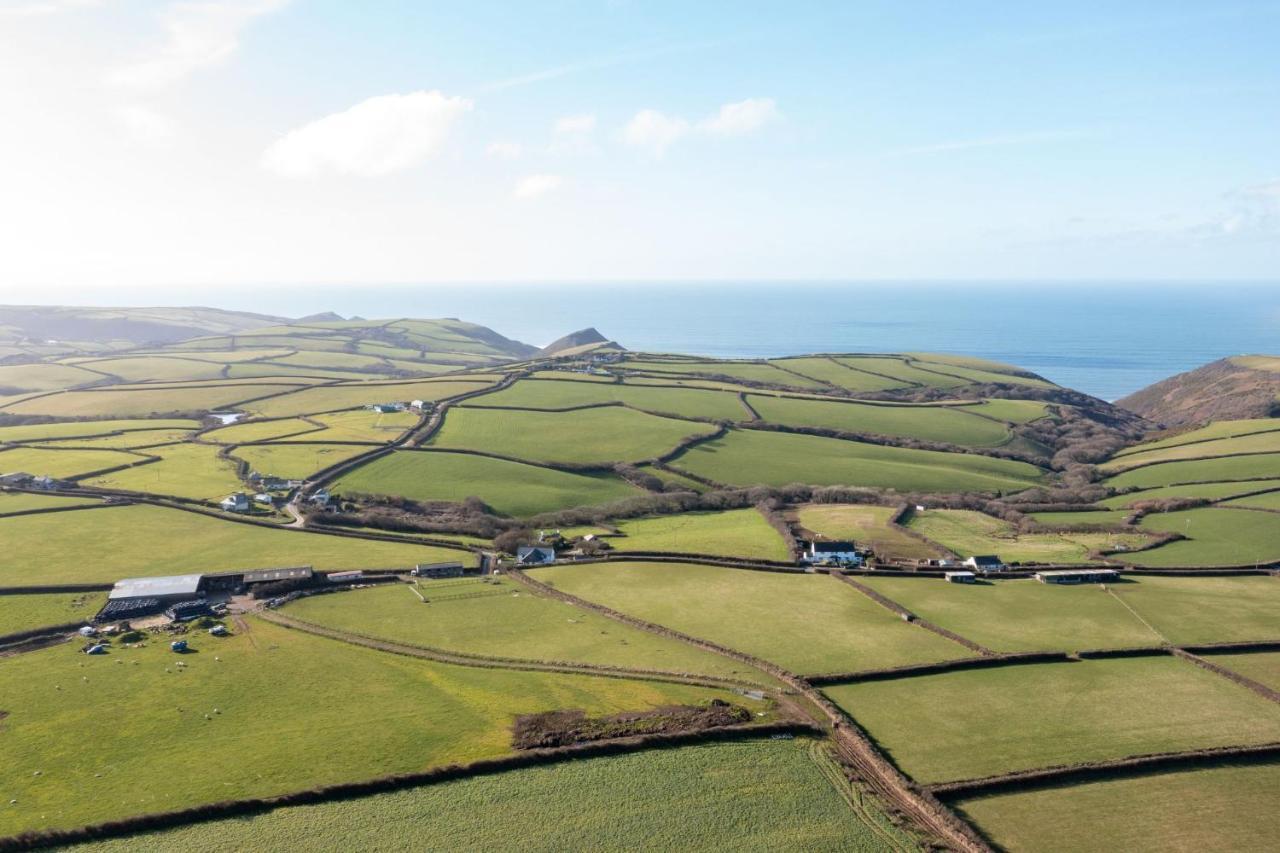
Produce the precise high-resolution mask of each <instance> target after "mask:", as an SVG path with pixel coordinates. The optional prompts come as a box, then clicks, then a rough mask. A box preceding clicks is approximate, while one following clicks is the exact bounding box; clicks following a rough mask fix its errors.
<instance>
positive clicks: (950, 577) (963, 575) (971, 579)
mask: <svg viewBox="0 0 1280 853" xmlns="http://www.w3.org/2000/svg"><path fill="white" fill-rule="evenodd" d="M943 577H945V578H946V579H947V583H975V582H976V581H977V580H978V576H977V575H975V574H974V573H973V572H946V573H945V574H944V575H943Z"/></svg>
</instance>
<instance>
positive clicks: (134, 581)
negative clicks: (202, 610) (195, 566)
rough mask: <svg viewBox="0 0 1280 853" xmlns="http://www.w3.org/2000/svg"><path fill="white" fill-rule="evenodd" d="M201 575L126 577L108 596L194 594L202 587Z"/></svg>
mask: <svg viewBox="0 0 1280 853" xmlns="http://www.w3.org/2000/svg"><path fill="white" fill-rule="evenodd" d="M200 578H201V576H200V575H169V576H167V577H158V578H125V579H124V580H119V581H116V585H115V587H113V588H112V590H111V594H110V595H108V596H107V598H109V599H111V600H118V599H122V598H145V597H151V598H156V597H162V596H168V595H194V594H195V593H196V592H197V591H198V590H199V588H200Z"/></svg>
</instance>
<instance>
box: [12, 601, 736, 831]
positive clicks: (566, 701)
mask: <svg viewBox="0 0 1280 853" xmlns="http://www.w3.org/2000/svg"><path fill="white" fill-rule="evenodd" d="M247 624H248V625H249V626H250V629H249V632H248V634H247V635H246V634H244V633H240V632H236V635H235V636H231V637H227V638H221V639H219V638H214V637H209V636H208V635H197V636H195V637H194V638H193V639H192V643H191V645H192V648H193V649H194V653H189V654H187V655H185V656H183V657H182V658H181V660H182V661H184V662H185V663H186V664H187V666H186V668H185V670H184V671H179V667H177V666H175V664H176V663H177V661H178V660H179V658H178V657H177V656H175V655H173V654H171V653H170V652H169V651H168V648H167V643H166V642H164V641H163V639H162V640H161V641H158V642H148V643H147V644H146V647H145V648H142V649H126V648H123V647H121V648H117V649H112V651H111V653H110V654H108V655H104V656H101V657H95V658H86V657H85V656H83V655H81V654H79V653H78V651H77V650H76V649H75V648H74V647H73V646H58V647H54V648H51V649H47V650H44V651H40V652H33V653H30V654H25V655H20V656H18V657H15V658H11V659H9V660H6V661H4V663H3V666H4V671H5V680H6V687H5V696H4V703H5V710H6V711H8V712H9V716H8V717H6V719H5V721H4V726H5V727H4V736H3V737H2V738H0V767H2V768H4V769H3V770H2V771H0V780H3V781H0V786H3V789H4V796H5V803H6V806H5V808H4V809H3V810H0V836H4V835H11V834H14V833H17V832H20V831H22V830H25V829H35V828H41V827H66V826H76V825H79V824H83V823H89V822H99V821H106V820H111V819H114V818H119V817H125V816H128V815H132V814H141V813H147V812H158V811H165V810H168V809H175V808H182V807H186V806H192V805H196V804H199V803H205V802H214V801H220V800H228V799H236V798H241V797H253V796H264V795H271V794H276V793H283V792H286V791H294V790H298V789H302V788H308V787H312V786H315V785H324V784H332V783H336V782H344V781H349V780H353V779H362V778H370V777H375V776H382V775H386V774H391V773H398V772H406V771H412V770H421V769H424V768H427V767H431V766H435V765H441V764H447V763H451V762H464V761H472V760H475V759H478V758H483V757H488V756H495V755H502V754H504V753H506V752H508V751H509V744H510V736H511V735H510V730H509V727H510V725H511V722H512V720H513V718H514V716H515V715H517V714H522V713H529V712H536V711H544V710H553V709H559V708H582V709H584V710H586V711H588V712H589V713H614V712H619V711H624V710H640V709H648V708H651V707H655V706H660V705H664V704H667V703H671V702H690V701H699V700H705V699H709V698H712V697H715V696H723V695H724V694H723V693H720V692H718V691H710V690H706V689H702V688H695V687H687V686H683V685H675V684H665V683H656V682H638V681H628V680H622V679H616V678H598V677H590V676H575V675H559V674H550V673H533V672H514V671H507V670H495V669H481V668H472V667H458V666H449V665H444V664H436V663H432V662H429V661H425V660H420V659H415V658H408V657H402V656H399V655H390V654H385V653H382V652H376V651H372V650H369V649H363V648H358V647H355V646H351V645H347V644H344V643H340V642H336V641H333V640H327V639H323V638H319V637H315V636H312V635H309V634H305V633H302V632H299V631H291V630H288V629H285V628H280V627H277V626H275V625H272V624H270V623H266V622H262V621H258V620H250V621H249V622H248V623H247ZM321 695H323V696H328V697H331V699H332V701H316V699H317V696H321ZM215 709H217V713H215ZM300 709H305V714H300V713H299V711H300ZM206 715H208V716H209V719H205V716H206ZM88 731H99V732H110V735H111V736H110V737H95V736H86V732H88ZM318 756H323V760H317V757H318ZM37 771H39V775H36V772H37ZM95 774H100V775H95ZM10 799H16V800H17V803H16V804H13V805H9V804H8V801H9V800H10Z"/></svg>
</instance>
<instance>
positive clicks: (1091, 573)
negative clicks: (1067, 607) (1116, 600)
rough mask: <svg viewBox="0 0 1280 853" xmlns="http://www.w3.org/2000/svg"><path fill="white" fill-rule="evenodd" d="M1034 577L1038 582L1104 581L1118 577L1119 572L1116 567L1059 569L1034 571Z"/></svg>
mask: <svg viewBox="0 0 1280 853" xmlns="http://www.w3.org/2000/svg"><path fill="white" fill-rule="evenodd" d="M1035 577H1036V580H1038V581H1040V583H1056V584H1075V583H1106V582H1107V581H1113V580H1116V579H1117V578H1118V577H1120V572H1119V571H1117V570H1116V569H1061V570H1057V571H1051V572H1036V575H1035Z"/></svg>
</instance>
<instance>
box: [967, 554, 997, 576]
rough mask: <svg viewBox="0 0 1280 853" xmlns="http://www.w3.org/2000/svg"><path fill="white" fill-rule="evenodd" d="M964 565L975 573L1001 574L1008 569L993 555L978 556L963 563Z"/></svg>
mask: <svg viewBox="0 0 1280 853" xmlns="http://www.w3.org/2000/svg"><path fill="white" fill-rule="evenodd" d="M964 564H965V565H966V566H968V567H969V568H971V569H973V570H974V571H977V572H1003V571H1004V570H1005V569H1007V568H1008V566H1006V565H1005V564H1004V562H1003V561H1002V560H1001V559H1000V558H999V557H997V556H996V555H995V554H978V555H974V556H972V557H970V558H969V559H967V560H965V561H964Z"/></svg>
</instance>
